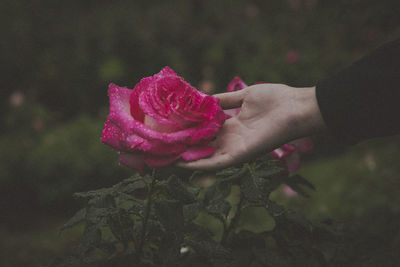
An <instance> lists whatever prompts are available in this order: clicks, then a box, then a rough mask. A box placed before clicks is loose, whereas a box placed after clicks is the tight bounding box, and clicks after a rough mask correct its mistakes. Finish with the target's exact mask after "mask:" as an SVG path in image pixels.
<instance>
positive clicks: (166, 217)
mask: <svg viewBox="0 0 400 267" xmlns="http://www.w3.org/2000/svg"><path fill="white" fill-rule="evenodd" d="M154 210H155V215H156V216H157V218H158V219H159V220H160V222H161V224H162V225H163V226H164V227H165V229H166V231H173V232H176V231H181V230H182V229H183V222H184V219H183V208H182V203H180V202H179V201H176V200H166V199H158V200H156V202H155V203H154Z"/></svg>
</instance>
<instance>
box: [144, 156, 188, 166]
mask: <svg viewBox="0 0 400 267" xmlns="http://www.w3.org/2000/svg"><path fill="white" fill-rule="evenodd" d="M179 157H180V155H179V154H178V155H168V156H155V155H146V159H145V162H146V164H147V165H149V166H150V167H153V168H156V167H164V166H167V165H169V164H171V163H173V162H174V161H176V160H177V159H178V158H179Z"/></svg>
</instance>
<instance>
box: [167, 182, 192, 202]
mask: <svg viewBox="0 0 400 267" xmlns="http://www.w3.org/2000/svg"><path fill="white" fill-rule="evenodd" d="M166 188H167V191H168V193H169V194H170V195H171V197H172V198H174V199H177V200H179V201H181V202H182V203H183V204H190V203H193V202H196V200H197V197H196V195H194V194H193V193H192V192H190V191H189V190H188V189H187V187H186V186H185V185H184V184H183V183H182V181H181V180H180V179H179V178H178V177H176V176H175V175H173V176H171V177H169V178H168V180H167V184H166Z"/></svg>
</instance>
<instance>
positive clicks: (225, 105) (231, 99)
mask: <svg viewBox="0 0 400 267" xmlns="http://www.w3.org/2000/svg"><path fill="white" fill-rule="evenodd" d="M246 95H247V90H246V89H243V90H239V91H235V92H229V93H222V94H216V95H213V96H214V97H216V98H218V99H219V104H220V105H221V107H222V109H231V108H240V107H241V106H242V103H243V99H244V98H245V96H246Z"/></svg>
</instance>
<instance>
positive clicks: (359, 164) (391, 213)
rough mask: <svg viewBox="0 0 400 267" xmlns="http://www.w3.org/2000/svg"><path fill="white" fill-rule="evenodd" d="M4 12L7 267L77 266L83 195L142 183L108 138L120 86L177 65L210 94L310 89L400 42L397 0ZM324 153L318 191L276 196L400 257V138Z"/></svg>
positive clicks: (53, 5) (314, 161) (31, 4)
mask: <svg viewBox="0 0 400 267" xmlns="http://www.w3.org/2000/svg"><path fill="white" fill-rule="evenodd" d="M0 12H1V16H0V31H1V39H0V62H1V64H0V68H1V71H0V73H1V74H0V75H1V84H0V87H1V90H0V94H1V97H0V114H1V115H0V122H1V127H0V265H1V266H37V265H39V264H40V263H43V262H46V261H48V260H49V261H50V260H51V259H52V258H54V257H57V256H63V255H65V253H67V252H68V250H69V249H70V248H71V246H73V245H74V244H76V243H77V242H78V237H79V233H78V232H74V231H72V232H68V233H62V234H60V235H59V233H58V229H59V227H60V226H61V225H62V224H63V222H64V221H65V220H66V218H68V217H70V216H71V215H72V214H73V213H74V212H75V211H76V210H77V209H78V207H79V203H76V202H74V201H73V199H72V193H74V192H77V191H84V190H90V189H96V188H100V187H104V186H110V185H112V184H114V183H116V182H118V181H120V180H121V179H123V178H127V177H129V175H130V173H131V172H130V171H129V170H128V169H126V168H124V167H122V166H119V165H118V163H117V155H116V153H115V152H114V151H112V150H111V149H110V148H108V147H106V146H105V145H103V144H101V143H100V141H99V140H100V135H101V130H102V127H103V123H104V120H105V117H106V115H107V112H108V97H107V86H108V84H109V83H110V82H113V83H116V84H118V85H120V86H128V87H130V88H132V87H133V86H134V85H135V84H136V83H137V82H138V81H139V80H140V78H142V77H145V76H150V75H152V74H154V73H157V72H158V71H159V70H161V68H163V67H164V66H167V65H168V66H170V67H171V68H172V69H174V70H175V71H176V72H177V73H178V74H179V75H181V76H183V77H184V78H185V80H186V81H188V82H190V83H191V84H192V85H194V86H195V87H197V88H199V89H201V90H203V91H206V92H208V93H215V92H222V91H224V90H225V87H226V85H227V84H228V82H229V81H230V80H231V79H232V78H233V77H234V76H235V75H238V76H241V77H242V78H243V80H244V81H245V82H247V83H248V84H251V83H254V82H257V81H266V82H271V83H286V84H289V85H291V86H299V87H300V86H310V85H315V83H316V81H318V80H319V79H322V78H324V77H325V76H327V75H330V74H333V73H334V72H336V71H338V70H340V69H341V68H343V67H345V66H348V65H349V64H351V63H352V62H353V61H354V60H356V59H358V58H360V57H361V56H362V55H364V54H365V53H367V52H369V51H371V50H372V49H374V48H375V47H377V46H379V45H380V44H383V43H385V42H387V41H389V40H392V39H395V38H396V37H398V36H399V34H400V16H399V14H400V7H399V1H396V0H380V1H374V0H347V1H344V0H343V1H340V0H339V1H328V0H285V1H272V0H270V1H266V0H263V1H261V0H254V1H239V0H229V1H228V0H219V1H211V0H175V1H161V0H154V1H145V0H134V1H127V0H125V1H122V0H121V1H118V0H114V1H104V0H96V1H94V0H87V1H78V0H68V1H54V0H51V1H50V0H2V1H0ZM394 60H399V59H394ZM315 142H316V151H315V153H314V154H313V155H312V156H310V157H309V158H307V159H306V161H305V163H304V164H303V168H302V169H301V171H300V173H301V174H303V175H304V176H305V177H306V178H308V179H309V180H311V181H312V182H313V183H314V184H315V185H316V187H317V192H315V193H311V198H310V199H302V198H301V197H298V196H296V195H294V196H288V195H285V194H284V193H279V192H278V193H276V196H275V197H276V199H278V200H279V201H281V202H286V203H287V204H288V205H290V206H291V207H292V208H293V209H295V210H298V211H299V212H301V213H303V214H305V215H306V217H308V218H310V219H312V220H322V219H326V218H333V219H337V220H343V221H346V222H354V223H355V225H357V226H356V227H355V229H356V230H357V231H358V232H360V233H361V234H360V236H361V235H362V236H364V237H367V238H370V239H371V240H374V241H373V242H372V243H374V244H379V247H380V248H381V249H382V250H386V251H394V250H393V248H394V247H396V246H399V244H400V241H399V239H400V231H399V230H397V228H398V225H399V223H400V194H399V192H400V191H399V190H400V164H399V163H398V162H399V160H400V138H399V137H389V138H383V139H377V140H372V141H368V142H364V143H362V144H359V145H356V146H353V147H343V146H340V145H338V144H337V143H335V141H334V140H333V139H332V138H330V137H326V136H317V137H315ZM289 195H290V194H289ZM254 216H257V214H255V215H254ZM377 247H378V246H377ZM377 249H378V248H377ZM385 255H386V254H385ZM385 257H386V256H385ZM387 257H390V255H389V256H387ZM376 266H379V265H376Z"/></svg>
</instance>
